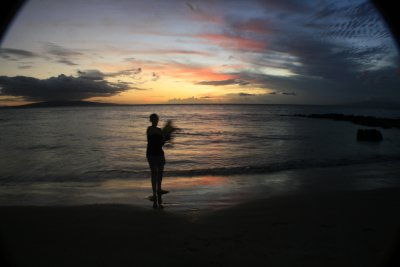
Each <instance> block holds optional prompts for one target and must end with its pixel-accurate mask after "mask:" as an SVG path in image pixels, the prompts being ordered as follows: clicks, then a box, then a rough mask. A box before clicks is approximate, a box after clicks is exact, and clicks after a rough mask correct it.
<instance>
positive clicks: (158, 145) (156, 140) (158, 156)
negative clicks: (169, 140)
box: [146, 113, 167, 208]
mask: <svg viewBox="0 0 400 267" xmlns="http://www.w3.org/2000/svg"><path fill="white" fill-rule="evenodd" d="M158 120H159V118H158V115H157V114H155V113H153V114H151V115H150V122H151V126H149V127H148V128H147V152H146V157H147V161H148V162H149V166H150V170H151V186H152V188H153V208H158V207H160V208H161V207H162V199H161V195H162V194H163V193H166V192H167V191H164V190H162V189H161V182H162V178H163V172H164V165H165V156H164V151H163V149H162V147H163V145H164V143H165V140H164V136H163V132H162V130H161V129H160V128H158V127H157V125H158Z"/></svg>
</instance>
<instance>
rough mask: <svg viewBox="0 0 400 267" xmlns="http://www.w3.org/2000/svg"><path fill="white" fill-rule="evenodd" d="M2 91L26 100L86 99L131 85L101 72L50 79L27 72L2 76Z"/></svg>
mask: <svg viewBox="0 0 400 267" xmlns="http://www.w3.org/2000/svg"><path fill="white" fill-rule="evenodd" d="M0 88H1V89H0V95H1V96H13V97H20V98H22V99H24V100H27V101H58V100H83V99H88V98H91V97H108V96H113V95H116V94H118V93H121V92H123V91H126V90H128V89H132V88H131V87H130V86H129V84H126V83H124V82H116V83H114V82H109V81H107V80H104V79H103V77H102V76H87V75H86V76H84V75H81V76H78V77H74V76H66V75H64V74H61V75H59V76H57V77H50V78H48V79H37V78H33V77H26V76H16V77H7V76H0Z"/></svg>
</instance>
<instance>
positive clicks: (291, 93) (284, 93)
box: [282, 92, 296, 95]
mask: <svg viewBox="0 0 400 267" xmlns="http://www.w3.org/2000/svg"><path fill="white" fill-rule="evenodd" d="M282 95H296V93H294V92H282Z"/></svg>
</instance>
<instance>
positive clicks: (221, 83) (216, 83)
mask: <svg viewBox="0 0 400 267" xmlns="http://www.w3.org/2000/svg"><path fill="white" fill-rule="evenodd" d="M196 84H199V85H213V86H224V85H233V84H238V85H247V84H249V82H247V81H243V80H239V79H228V80H221V81H202V82H198V83H196Z"/></svg>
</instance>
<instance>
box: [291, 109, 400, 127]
mask: <svg viewBox="0 0 400 267" xmlns="http://www.w3.org/2000/svg"><path fill="white" fill-rule="evenodd" d="M294 116H297V117H306V118H316V119H331V120H338V121H350V122H352V123H355V124H359V125H364V126H370V127H382V128H385V129H388V128H400V119H392V118H375V117H371V116H355V115H344V114H337V113H328V114H310V115H302V114H297V115H294Z"/></svg>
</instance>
